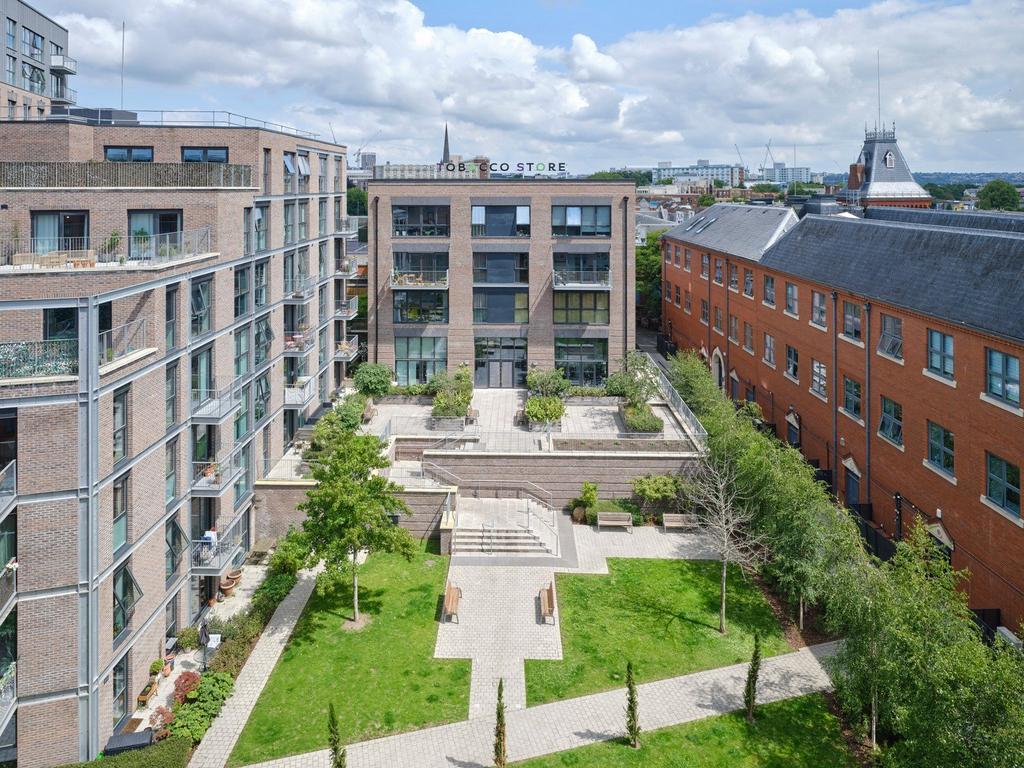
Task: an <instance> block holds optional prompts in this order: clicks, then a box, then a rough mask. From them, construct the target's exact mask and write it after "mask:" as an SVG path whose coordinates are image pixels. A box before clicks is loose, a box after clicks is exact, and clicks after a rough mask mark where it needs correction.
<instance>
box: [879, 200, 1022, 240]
mask: <svg viewBox="0 0 1024 768" xmlns="http://www.w3.org/2000/svg"><path fill="white" fill-rule="evenodd" d="M864 215H865V217H866V218H868V219H877V220H880V221H901V222H904V223H906V224H927V225H929V226H934V227H959V228H968V229H988V230H992V231H994V232H1016V233H1018V234H1024V214H1021V213H999V212H998V211H938V210H932V209H928V208H894V207H888V206H881V205H879V206H871V207H869V208H868V209H867V211H866V213H865V214H864Z"/></svg>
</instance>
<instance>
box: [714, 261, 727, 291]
mask: <svg viewBox="0 0 1024 768" xmlns="http://www.w3.org/2000/svg"><path fill="white" fill-rule="evenodd" d="M724 264H725V262H723V261H722V260H721V259H719V258H717V257H716V258H715V282H716V283H718V284H719V285H721V284H722V280H723V279H724V278H723V274H722V269H723V267H724Z"/></svg>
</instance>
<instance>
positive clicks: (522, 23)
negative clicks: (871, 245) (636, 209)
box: [36, 0, 1024, 172]
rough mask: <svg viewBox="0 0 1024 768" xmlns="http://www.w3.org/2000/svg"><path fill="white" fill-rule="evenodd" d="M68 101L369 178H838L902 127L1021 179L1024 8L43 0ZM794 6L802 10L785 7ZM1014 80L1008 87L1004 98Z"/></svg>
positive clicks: (919, 142) (954, 156) (988, 1)
mask: <svg viewBox="0 0 1024 768" xmlns="http://www.w3.org/2000/svg"><path fill="white" fill-rule="evenodd" d="M36 5H37V6H38V7H40V9H42V10H43V11H44V12H47V13H49V14H51V15H53V16H54V17H55V18H57V19H58V21H60V22H61V23H63V24H64V25H65V26H67V27H68V28H69V30H70V34H71V43H70V46H69V48H70V51H69V53H70V54H71V55H72V56H75V57H76V58H77V59H78V61H79V68H78V71H79V75H78V77H77V78H75V80H76V82H75V84H74V86H75V87H76V88H77V89H78V93H79V104H81V105H89V106H118V104H119V103H120V100H121V96H120V80H119V77H120V64H121V22H122V20H124V21H125V22H126V27H127V34H126V56H125V58H126V65H125V72H126V75H125V84H124V93H125V95H124V104H125V106H126V107H127V108H130V109H157V108H164V109H166V108H172V109H185V108H191V109H206V110H214V109H216V110H230V111H233V112H237V113H241V114H246V115H253V116H257V117H261V118H264V119H268V120H275V121H280V122H284V123H288V124H292V125H297V126H299V127H304V128H307V129H309V130H314V131H317V132H319V133H321V134H323V135H325V136H327V137H330V135H331V128H333V131H334V135H335V136H336V137H337V140H338V141H339V142H341V143H345V144H348V145H349V147H350V148H351V149H352V150H353V151H354V150H355V148H357V147H360V146H362V145H364V144H365V145H366V148H367V150H374V151H376V152H377V154H378V159H379V160H383V159H389V160H392V161H395V162H432V161H436V160H437V159H438V158H439V156H440V146H441V136H442V130H443V124H444V123H445V121H447V122H448V123H449V126H450V131H451V136H452V151H453V152H461V153H463V154H466V155H473V154H476V153H481V154H486V155H488V156H490V157H491V158H492V159H495V160H508V161H510V162H515V161H519V160H545V161H563V162H566V163H567V164H568V167H569V169H570V170H571V171H574V172H583V171H589V170H598V169H605V168H609V167H613V166H621V165H627V164H628V165H642V164H651V163H654V162H656V161H658V160H674V161H676V162H677V163H683V162H686V163H689V162H693V161H695V160H696V159H697V158H709V159H711V160H712V161H718V162H732V161H734V160H736V150H735V149H734V147H733V145H734V144H738V145H739V148H740V151H741V152H742V154H743V158H744V160H745V161H746V164H747V166H748V167H751V168H754V167H756V166H758V165H760V163H761V162H762V160H763V158H764V156H765V148H764V147H765V143H766V142H767V141H768V140H769V139H770V140H771V142H772V148H773V151H774V155H775V159H776V160H785V161H787V162H788V163H789V164H792V162H793V156H794V149H795V153H796V160H797V163H798V164H799V165H810V166H811V167H812V168H814V169H815V170H824V171H829V172H832V171H840V170H845V169H846V167H847V166H848V165H849V163H850V162H852V161H853V160H854V159H855V158H856V155H857V152H858V150H859V146H860V140H861V138H862V137H863V128H864V123H865V122H868V123H872V124H873V123H874V122H875V120H876V115H877V104H876V85H875V74H876V68H875V60H876V51H880V58H881V75H882V77H881V96H882V120H883V121H884V122H886V123H889V122H891V121H895V122H896V128H897V132H898V137H899V138H900V143H901V146H902V147H903V151H904V153H905V154H906V155H907V157H908V159H909V161H910V163H911V165H912V167H913V168H914V169H916V170H921V171H926V170H1021V169H1024V86H1022V85H1021V84H1020V72H1022V71H1024V46H1022V45H1021V40H1022V35H1021V24H1022V23H1024V22H1022V19H1024V0H972V1H971V2H931V1H929V2H926V1H923V0H922V1H918V2H914V1H912V0H886V1H884V2H875V3H871V2H860V1H859V0H845V2H836V1H833V0H796V1H795V2H792V1H790V2H782V1H780V0H748V1H747V2H736V1H734V0H718V2H703V1H702V2H691V0H686V2H683V1H682V0H646V1H645V2H623V0H517V2H509V1H508V0H497V1H494V0H417V2H408V1H407V0H141V2H138V3H130V4H129V3H125V2H123V0H36ZM797 8H798V9H797ZM1015 81H1016V82H1015Z"/></svg>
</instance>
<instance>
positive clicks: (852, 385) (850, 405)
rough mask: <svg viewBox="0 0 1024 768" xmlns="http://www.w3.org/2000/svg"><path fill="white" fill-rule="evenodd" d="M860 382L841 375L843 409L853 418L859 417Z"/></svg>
mask: <svg viewBox="0 0 1024 768" xmlns="http://www.w3.org/2000/svg"><path fill="white" fill-rule="evenodd" d="M860 405H861V391H860V382H859V381H854V380H853V379H850V378H847V377H846V376H844V377H843V410H844V411H846V412H847V413H848V414H850V415H851V416H853V417H854V418H857V419H859V418H860Z"/></svg>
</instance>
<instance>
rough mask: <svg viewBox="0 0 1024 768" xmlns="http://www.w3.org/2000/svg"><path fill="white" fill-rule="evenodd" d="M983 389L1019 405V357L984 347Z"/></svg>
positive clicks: (993, 395)
mask: <svg viewBox="0 0 1024 768" xmlns="http://www.w3.org/2000/svg"><path fill="white" fill-rule="evenodd" d="M985 391H986V392H987V393H988V394H989V395H991V396H992V397H996V398H999V399H1000V400H1005V401H1006V402H1008V403H1012V404H1013V405H1020V358H1017V357H1014V356H1013V355H1008V354H1006V353H1005V352H1000V351H999V350H997V349H989V348H986V349H985Z"/></svg>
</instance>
